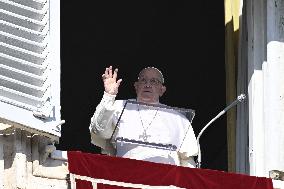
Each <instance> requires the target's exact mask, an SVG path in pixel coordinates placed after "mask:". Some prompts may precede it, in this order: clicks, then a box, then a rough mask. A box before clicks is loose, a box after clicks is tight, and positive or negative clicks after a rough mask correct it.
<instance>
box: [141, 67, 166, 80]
mask: <svg viewBox="0 0 284 189" xmlns="http://www.w3.org/2000/svg"><path fill="white" fill-rule="evenodd" d="M147 69H154V70H156V71H158V72H159V74H160V76H161V82H162V84H164V82H165V79H164V76H163V74H162V72H161V71H160V70H159V69H158V68H155V67H151V66H149V67H146V68H143V69H142V70H141V71H140V72H139V74H138V79H139V77H140V75H141V74H142V73H143V72H144V71H145V70H147Z"/></svg>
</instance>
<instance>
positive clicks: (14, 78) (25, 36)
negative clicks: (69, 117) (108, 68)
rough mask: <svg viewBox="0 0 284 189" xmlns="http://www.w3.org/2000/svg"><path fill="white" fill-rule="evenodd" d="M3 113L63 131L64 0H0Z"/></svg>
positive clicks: (57, 133)
mask: <svg viewBox="0 0 284 189" xmlns="http://www.w3.org/2000/svg"><path fill="white" fill-rule="evenodd" d="M0 102H1V107H0V108H1V110H0V117H1V119H3V120H6V121H11V122H13V123H16V124H17V125H19V126H22V127H23V128H27V129H32V130H35V131H39V132H40V133H45V132H47V133H50V134H52V135H55V136H60V125H61V123H62V121H61V119H60V1H59V0H0Z"/></svg>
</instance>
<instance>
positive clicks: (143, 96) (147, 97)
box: [134, 68, 166, 104]
mask: <svg viewBox="0 0 284 189" xmlns="http://www.w3.org/2000/svg"><path fill="white" fill-rule="evenodd" d="M134 87H135V90H136V95H137V101H138V102H144V103H149V104H155V103H158V102H159V98H160V97H161V96H162V95H163V94H164V92H165V91H166V87H165V86H164V85H163V84H162V76H161V74H160V73H159V72H158V71H157V70H156V69H154V68H147V69H145V70H143V71H142V73H141V74H140V75H139V79H138V81H136V82H135V84H134Z"/></svg>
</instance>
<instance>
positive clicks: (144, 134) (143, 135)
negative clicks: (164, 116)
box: [137, 104, 158, 142]
mask: <svg viewBox="0 0 284 189" xmlns="http://www.w3.org/2000/svg"><path fill="white" fill-rule="evenodd" d="M137 110H138V114H139V118H140V122H141V125H142V127H143V134H142V135H139V139H140V138H142V139H143V141H144V142H148V141H147V139H148V137H150V136H151V135H147V129H148V128H149V127H150V125H151V124H152V123H153V121H154V119H155V118H156V116H157V114H158V109H157V110H156V112H155V115H154V116H153V118H152V120H151V121H150V123H149V124H148V126H147V127H144V124H143V120H142V118H141V114H140V108H139V104H138V105H137Z"/></svg>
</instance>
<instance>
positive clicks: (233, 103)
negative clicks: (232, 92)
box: [196, 94, 246, 168]
mask: <svg viewBox="0 0 284 189" xmlns="http://www.w3.org/2000/svg"><path fill="white" fill-rule="evenodd" d="M245 98H246V95H245V94H240V95H239V96H238V97H237V99H236V100H235V101H233V102H232V103H231V104H230V105H229V106H227V107H226V108H225V109H224V110H222V111H221V112H220V113H219V114H218V115H217V116H215V117H214V118H213V119H212V120H211V121H209V122H208V123H207V125H206V126H205V127H204V128H203V129H202V130H201V131H200V132H199V134H198V136H197V145H198V156H197V163H196V167H197V168H200V167H201V150H200V144H199V139H200V137H201V135H202V134H203V132H204V131H205V129H207V128H208V127H209V125H210V124H211V123H213V122H214V121H215V120H216V119H218V118H219V117H221V116H222V115H223V114H224V113H226V112H227V111H228V110H229V109H231V108H232V107H233V106H235V105H237V104H238V103H240V102H243V101H244V100H245Z"/></svg>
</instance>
